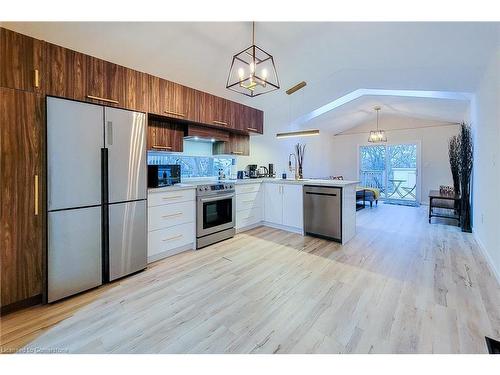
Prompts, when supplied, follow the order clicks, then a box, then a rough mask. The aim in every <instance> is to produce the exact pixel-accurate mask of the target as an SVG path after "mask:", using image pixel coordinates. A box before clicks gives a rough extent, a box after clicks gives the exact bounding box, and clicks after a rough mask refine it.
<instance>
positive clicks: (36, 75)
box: [35, 69, 40, 89]
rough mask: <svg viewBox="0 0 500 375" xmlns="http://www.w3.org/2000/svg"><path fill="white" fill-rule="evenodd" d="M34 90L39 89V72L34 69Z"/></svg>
mask: <svg viewBox="0 0 500 375" xmlns="http://www.w3.org/2000/svg"><path fill="white" fill-rule="evenodd" d="M35 88H37V89H38V88H40V71H39V70H38V69H35Z"/></svg>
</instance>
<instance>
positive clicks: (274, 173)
mask: <svg viewBox="0 0 500 375" xmlns="http://www.w3.org/2000/svg"><path fill="white" fill-rule="evenodd" d="M267 171H268V177H274V176H275V175H276V172H274V164H272V163H269V167H268V168H267Z"/></svg>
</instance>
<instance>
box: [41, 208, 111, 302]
mask: <svg viewBox="0 0 500 375" xmlns="http://www.w3.org/2000/svg"><path fill="white" fill-rule="evenodd" d="M101 246H102V243H101V206H98V207H90V208H79V209H74V210H64V211H56V212H49V213H48V257H47V263H48V264H47V271H48V272H47V277H48V280H47V281H48V302H54V301H57V300H58V299H61V298H64V297H68V296H71V295H73V294H76V293H79V292H82V291H84V290H87V289H90V288H93V287H96V286H99V285H101V284H102V263H101V259H102V247H101Z"/></svg>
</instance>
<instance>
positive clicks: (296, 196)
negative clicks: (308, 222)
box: [281, 184, 304, 230]
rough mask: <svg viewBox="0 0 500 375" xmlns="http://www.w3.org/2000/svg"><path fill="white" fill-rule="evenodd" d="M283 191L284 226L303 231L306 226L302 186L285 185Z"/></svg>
mask: <svg viewBox="0 0 500 375" xmlns="http://www.w3.org/2000/svg"><path fill="white" fill-rule="evenodd" d="M281 191H282V196H283V225H285V226H287V227H294V228H300V229H301V230H302V228H303V226H304V207H303V204H302V201H303V199H302V197H303V195H302V185H287V184H284V185H283V188H282V190H281Z"/></svg>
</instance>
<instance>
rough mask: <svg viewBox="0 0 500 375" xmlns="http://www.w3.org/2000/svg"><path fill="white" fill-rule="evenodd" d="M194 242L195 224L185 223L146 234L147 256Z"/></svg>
mask: <svg viewBox="0 0 500 375" xmlns="http://www.w3.org/2000/svg"><path fill="white" fill-rule="evenodd" d="M194 242H195V224H194V223H187V224H181V225H176V226H175V227H171V228H167V229H160V230H155V231H154V232H149V233H148V256H149V257H150V256H153V255H155V254H159V253H164V252H166V251H169V250H174V249H176V248H178V247H181V246H185V245H188V244H190V243H194Z"/></svg>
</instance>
